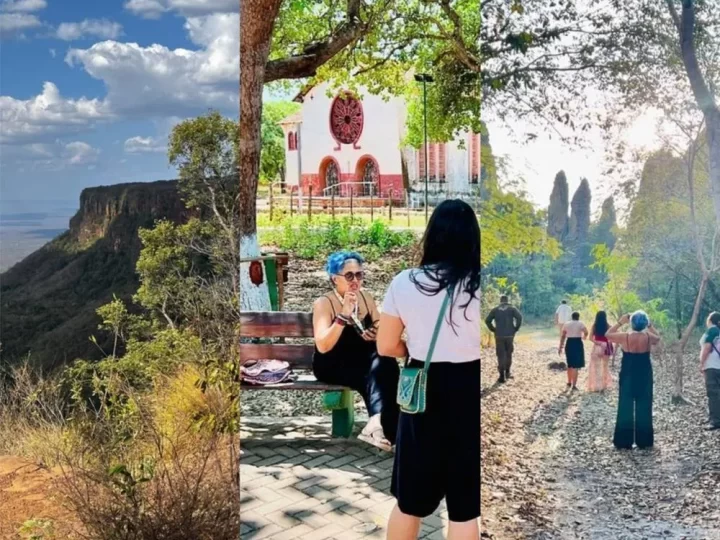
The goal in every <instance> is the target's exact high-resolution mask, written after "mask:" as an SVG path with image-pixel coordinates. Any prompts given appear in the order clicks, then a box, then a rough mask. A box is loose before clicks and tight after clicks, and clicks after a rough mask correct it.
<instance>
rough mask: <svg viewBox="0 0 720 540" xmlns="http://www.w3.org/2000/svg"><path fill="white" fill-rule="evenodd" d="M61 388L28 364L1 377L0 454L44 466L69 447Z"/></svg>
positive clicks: (65, 412) (19, 366) (51, 463)
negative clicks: (28, 459) (37, 462)
mask: <svg viewBox="0 0 720 540" xmlns="http://www.w3.org/2000/svg"><path fill="white" fill-rule="evenodd" d="M68 426H69V419H68V413H67V409H66V401H65V398H64V396H63V394H62V388H61V385H60V382H59V380H58V379H57V378H56V377H52V376H50V377H47V376H44V375H43V374H42V373H38V372H37V371H35V370H33V369H32V367H31V366H30V365H29V364H28V363H27V362H25V363H23V364H20V365H17V366H10V367H8V368H6V370H5V371H4V372H2V373H0V454H8V455H16V456H24V457H30V458H33V459H36V460H38V461H42V462H44V463H45V464H47V465H54V464H56V463H57V462H58V460H59V458H60V455H61V454H62V453H63V451H64V450H67V449H68V448H69V446H71V444H72V434H71V431H70V430H69V429H68Z"/></svg>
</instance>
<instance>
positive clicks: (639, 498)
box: [482, 328, 720, 540]
mask: <svg viewBox="0 0 720 540" xmlns="http://www.w3.org/2000/svg"><path fill="white" fill-rule="evenodd" d="M558 341H559V340H558V338H557V336H556V335H555V334H554V332H553V330H552V329H550V330H548V329H537V328H530V329H527V330H525V331H521V334H520V335H519V336H518V340H517V344H516V354H515V356H514V360H513V375H514V379H512V380H511V381H510V382H509V383H507V384H505V385H497V384H496V380H497V370H496V368H495V365H496V364H495V358H494V351H493V350H492V349H487V350H486V351H485V353H484V355H483V358H484V359H485V361H484V362H483V380H482V388H483V390H482V392H483V394H482V396H483V397H482V426H483V435H482V460H483V461H482V463H483V487H482V491H483V530H484V535H485V537H486V538H494V539H496V540H505V539H514V538H531V539H537V540H540V539H544V540H550V539H552V540H556V539H558V540H559V539H563V540H564V539H585V538H587V539H593V540H595V539H597V540H605V539H608V540H610V539H613V540H615V539H617V540H620V539H627V540H635V539H638V540H639V539H654V538H672V539H676V538H677V539H681V538H687V539H708V540H714V539H720V489H718V485H720V433H718V432H706V431H703V429H702V424H703V420H705V418H706V416H707V413H706V401H705V396H704V388H703V381H702V380H701V379H700V376H699V374H698V373H697V365H696V364H697V362H696V359H695V355H694V354H693V355H689V356H688V358H687V366H686V369H687V371H686V377H687V378H688V379H689V380H688V383H687V387H686V395H687V397H689V398H690V399H691V400H692V401H693V402H694V403H695V404H696V405H695V406H686V407H676V406H673V405H672V404H671V403H670V396H671V384H670V381H671V369H670V367H671V366H670V365H669V363H670V360H669V357H668V358H663V357H662V356H661V355H657V358H655V359H654V364H655V400H654V425H655V434H656V447H655V449H654V450H652V451H642V450H633V451H617V450H615V449H614V447H613V445H612V432H613V429H614V425H615V414H616V411H617V382H616V381H617V371H614V373H613V375H614V378H615V384H614V386H613V388H612V389H611V390H610V391H609V392H606V393H605V394H604V395H600V394H589V393H587V392H585V391H584V385H585V376H586V373H585V370H583V371H582V372H581V375H580V380H579V386H580V391H579V392H576V393H569V392H567V391H566V387H565V381H566V374H565V372H564V371H562V370H554V369H550V368H549V367H548V366H549V364H550V363H551V362H557V361H558V360H561V359H559V358H558V356H557V345H558ZM619 364H620V356H619V355H618V364H617V368H619Z"/></svg>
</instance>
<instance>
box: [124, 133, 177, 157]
mask: <svg viewBox="0 0 720 540" xmlns="http://www.w3.org/2000/svg"><path fill="white" fill-rule="evenodd" d="M166 150H167V143H164V142H163V141H161V140H159V139H157V138H153V137H130V138H129V139H127V140H126V141H125V151H126V152H127V153H128V154H141V153H151V152H165V151H166Z"/></svg>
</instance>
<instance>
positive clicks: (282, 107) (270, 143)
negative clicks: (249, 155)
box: [260, 101, 300, 183]
mask: <svg viewBox="0 0 720 540" xmlns="http://www.w3.org/2000/svg"><path fill="white" fill-rule="evenodd" d="M299 109H300V104H298V103H292V102H286V101H270V102H268V103H265V105H264V107H263V113H262V127H261V130H260V133H261V139H262V142H261V144H262V149H261V152H260V182H263V183H270V182H274V181H276V180H284V179H285V147H286V144H287V143H286V141H285V137H284V135H283V130H282V128H281V127H280V126H279V125H278V122H280V121H281V120H283V119H284V118H286V117H288V116H290V115H291V114H293V113H296V112H298V110H299Z"/></svg>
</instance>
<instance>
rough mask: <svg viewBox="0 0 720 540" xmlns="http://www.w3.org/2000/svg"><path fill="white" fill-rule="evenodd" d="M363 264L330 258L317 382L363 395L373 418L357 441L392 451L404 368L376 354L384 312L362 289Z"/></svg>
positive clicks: (319, 312) (316, 317) (317, 319)
mask: <svg viewBox="0 0 720 540" xmlns="http://www.w3.org/2000/svg"><path fill="white" fill-rule="evenodd" d="M364 262H365V261H364V259H363V258H362V256H361V255H360V254H359V253H355V252H351V251H339V252H337V253H333V254H332V255H330V257H328V261H327V267H326V270H327V273H328V277H329V278H330V285H331V286H332V291H330V292H329V293H327V294H324V295H323V296H321V297H320V298H318V299H317V300H316V301H315V304H314V305H313V332H314V336H315V355H314V357H313V372H314V374H315V377H316V378H317V380H318V381H321V382H324V383H327V384H337V385H340V386H347V387H348V388H352V389H353V390H355V391H357V392H359V393H360V395H361V396H362V398H363V400H364V402H365V407H366V408H367V411H368V415H369V417H370V419H369V420H368V423H367V425H366V426H365V428H364V429H363V431H362V433H360V435H359V436H358V438H359V439H360V440H362V441H365V442H367V443H370V444H372V445H374V446H376V447H378V448H381V449H383V450H387V451H390V450H391V449H392V445H393V444H394V443H395V432H396V431H397V423H398V415H399V409H398V405H397V403H396V401H395V394H396V393H397V384H398V378H399V375H400V368H399V366H398V364H397V361H396V360H395V359H394V358H389V357H386V356H380V355H379V354H378V351H377V345H376V343H375V337H376V333H377V327H378V321H379V320H380V313H379V312H378V309H377V306H376V305H375V301H374V300H373V298H372V296H370V295H369V294H368V293H366V292H364V291H363V290H362V284H363V281H364V279H365V273H364V272H363V266H362V265H363V264H364Z"/></svg>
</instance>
